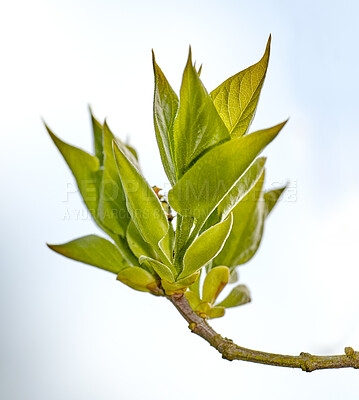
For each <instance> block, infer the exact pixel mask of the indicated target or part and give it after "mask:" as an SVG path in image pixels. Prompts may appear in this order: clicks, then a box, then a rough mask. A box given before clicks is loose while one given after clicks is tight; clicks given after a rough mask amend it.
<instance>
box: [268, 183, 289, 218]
mask: <svg viewBox="0 0 359 400" xmlns="http://www.w3.org/2000/svg"><path fill="white" fill-rule="evenodd" d="M286 187H287V185H286V186H283V187H281V188H278V189H274V190H269V191H268V192H265V193H264V201H265V203H266V217H267V216H268V215H269V214H270V212H271V211H272V210H273V208H274V206H275V205H276V204H277V201H278V200H279V198H280V196H281V195H282V193H283V192H284V191H285V189H286Z"/></svg>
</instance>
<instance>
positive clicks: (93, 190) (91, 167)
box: [45, 124, 101, 227]
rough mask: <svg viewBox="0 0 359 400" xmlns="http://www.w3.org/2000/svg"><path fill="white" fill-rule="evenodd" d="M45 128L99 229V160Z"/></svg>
mask: <svg viewBox="0 0 359 400" xmlns="http://www.w3.org/2000/svg"><path fill="white" fill-rule="evenodd" d="M45 127H46V129H47V131H48V133H49V135H50V137H51V139H52V140H53V142H54V143H55V145H56V147H57V148H58V149H59V151H60V153H61V154H62V156H63V157H64V159H65V161H66V163H67V165H68V166H69V167H70V169H71V172H72V174H73V175H74V177H75V179H76V183H77V186H78V188H79V190H80V193H81V196H82V198H83V200H84V202H85V204H86V206H87V208H88V210H89V211H90V213H91V215H92V217H93V218H94V220H95V221H96V222H97V223H99V224H100V227H101V223H100V221H99V219H98V217H97V207H98V201H99V192H98V182H99V177H100V175H99V174H100V172H99V167H100V163H99V160H98V159H97V158H96V157H95V156H92V155H90V154H88V153H86V152H85V151H83V150H81V149H79V148H77V147H74V146H71V145H69V144H67V143H65V142H63V141H62V140H60V139H59V138H58V137H57V136H56V135H55V134H54V133H53V132H52V131H51V130H50V128H49V127H48V126H47V125H46V124H45Z"/></svg>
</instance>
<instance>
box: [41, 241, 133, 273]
mask: <svg viewBox="0 0 359 400" xmlns="http://www.w3.org/2000/svg"><path fill="white" fill-rule="evenodd" d="M48 247H49V248H50V249H51V250H53V251H56V253H59V254H62V255H63V256H65V257H68V258H71V259H73V260H76V261H80V262H83V263H85V264H90V265H93V266H95V267H98V268H102V269H104V270H106V271H109V272H113V273H114V274H118V273H119V272H120V271H121V270H122V269H123V268H127V267H128V264H127V260H125V258H124V257H123V256H122V255H121V253H120V251H119V250H118V249H117V247H116V246H115V245H114V244H112V243H111V242H109V241H108V240H106V239H104V238H102V237H99V236H96V235H89V236H84V237H81V238H79V239H75V240H72V241H71V242H68V243H64V244H48Z"/></svg>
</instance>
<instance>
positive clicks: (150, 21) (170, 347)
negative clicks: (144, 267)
mask: <svg viewBox="0 0 359 400" xmlns="http://www.w3.org/2000/svg"><path fill="white" fill-rule="evenodd" d="M0 7H1V9H0V38H1V39H0V55H1V63H0V112H1V126H0V135H1V158H0V160H1V161H0V162H1V169H0V171H1V196H0V210H1V234H0V235H1V237H0V239H1V240H0V252H1V253H0V254H1V255H0V257H1V258H0V263H1V280H0V285H1V291H0V296H1V305H0V312H1V315H0V318H1V319H0V321H1V325H0V326H1V329H0V338H1V340H0V397H1V398H2V399H4V400H8V399H9V400H10V399H11V400H30V399H31V400H33V399H34V400H42V399H44V400H63V399H71V400H72V399H74V400H80V399H81V400H82V399H86V400H100V399H101V400H112V399H142V398H146V399H164V398H171V399H180V398H183V397H184V396H185V398H187V399H197V398H199V399H202V398H206V399H218V398H224V399H232V398H233V399H235V398H240V397H242V398H245V399H272V398H273V399H288V398H290V399H302V398H308V399H310V398H319V397H320V398H325V399H337V398H344V399H356V398H357V397H358V394H357V393H356V392H357V383H358V379H359V372H358V371H356V370H336V371H335V370H334V371H318V372H313V373H311V374H306V373H304V372H302V371H299V370H288V369H280V368H276V367H267V366H261V365H255V364H249V363H244V362H238V361H234V362H232V363H230V362H227V361H224V360H222V359H221V358H220V356H219V354H218V353H217V352H216V351H215V350H214V349H212V348H210V347H209V346H208V344H207V343H206V342H204V341H203V340H201V339H200V338H198V337H195V336H194V335H192V334H190V332H189V331H188V329H187V327H186V323H185V321H184V320H182V319H181V317H180V315H179V314H177V313H176V311H175V309H173V307H172V306H171V304H169V303H167V302H166V301H165V300H164V299H160V298H155V297H153V296H150V295H147V294H142V293H139V292H135V291H133V290H131V289H129V288H127V287H125V286H124V285H122V284H120V283H119V282H117V281H116V280H115V278H114V276H113V275H111V274H108V273H105V272H103V271H100V270H98V269H96V268H91V267H88V266H86V265H83V264H79V263H76V262H73V261H70V260H66V259H65V258H63V257H60V256H58V255H57V254H55V253H52V252H51V251H50V250H48V249H47V247H46V246H45V242H50V243H62V242H65V241H68V240H70V239H73V238H76V237H79V236H82V235H85V234H89V233H98V229H97V228H96V226H95V225H94V224H93V222H92V221H91V220H90V219H89V218H88V217H87V215H86V213H85V211H84V207H83V205H82V203H81V200H80V197H79V195H78V193H68V192H69V191H70V192H72V191H74V185H73V183H74V181H73V179H72V177H71V174H70V172H69V170H68V168H67V167H66V165H65V163H64V161H63V160H62V158H61V156H60V154H59V153H58V151H57V150H56V148H55V147H54V145H53V144H52V143H51V141H50V139H49V138H48V136H47V134H46V132H45V129H44V128H43V125H42V122H41V117H43V118H44V119H45V120H46V122H47V123H48V124H49V125H50V127H51V128H52V129H53V130H54V131H55V132H56V134H58V135H59V136H60V137H61V138H63V139H64V140H66V141H68V142H70V143H72V144H75V145H77V146H80V147H83V148H85V149H87V150H88V151H90V150H91V147H92V140H91V134H90V121H89V115H88V111H87V105H88V104H91V106H92V108H93V111H94V113H95V115H96V116H97V117H98V118H99V119H103V118H104V117H107V118H108V122H109V124H110V126H111V127H112V129H113V130H114V131H115V132H116V133H117V134H118V135H119V136H120V137H122V138H123V139H126V138H129V140H130V142H131V144H133V145H134V146H135V147H136V148H137V149H138V150H139V153H140V160H141V164H142V166H143V169H144V170H145V173H146V176H147V178H148V180H149V182H150V183H151V184H153V185H154V184H156V185H157V186H162V187H163V186H165V187H168V186H167V183H166V180H165V176H164V173H163V172H162V168H161V164H160V159H159V153H158V151H157V148H156V143H155V136H154V130H153V123H152V96H153V76H152V65H151V48H154V50H155V53H156V57H157V61H158V63H159V65H160V66H161V67H162V69H163V71H164V72H165V74H166V75H167V77H168V79H169V81H170V82H171V84H172V86H173V87H174V89H175V90H176V91H177V92H178V90H179V86H180V81H181V75H182V71H183V68H184V65H185V62H186V57H187V52H188V46H189V44H191V45H192V50H193V55H194V59H195V60H197V63H198V65H199V64H200V63H203V72H202V79H203V81H204V84H205V85H206V87H207V88H208V90H212V89H214V88H215V87H216V86H217V85H218V84H219V83H221V82H222V81H223V80H225V79H226V78H227V77H229V76H230V75H233V74H234V73H236V72H238V71H239V70H241V69H243V68H245V67H247V66H249V65H250V64H253V63H254V62H256V61H258V60H259V58H260V57H261V55H262V53H263V51H264V48H265V44H266V41H267V38H268V35H269V33H272V53H271V60H270V65H269V70H268V75H267V79H266V82H265V85H264V88H263V92H262V96H261V99H260V103H259V107H258V111H257V116H256V120H255V122H254V124H253V129H259V128H265V127H269V126H272V125H274V124H277V123H279V122H281V121H283V120H284V119H286V118H287V117H288V116H290V122H289V123H288V124H287V126H286V127H285V129H284V130H283V132H282V133H281V134H280V136H279V137H278V139H276V140H275V142H274V143H272V144H271V146H270V148H269V149H268V150H266V152H265V154H266V155H267V156H268V157H269V160H268V173H267V181H266V185H267V187H268V188H270V187H271V186H272V185H273V186H274V185H276V184H278V183H285V182H286V181H287V180H289V181H290V185H291V187H292V189H293V188H294V189H293V190H294V194H295V196H294V199H293V197H291V198H288V196H287V197H285V198H284V199H283V201H281V202H280V204H279V205H278V207H277V208H276V210H275V211H274V212H273V214H272V215H271V217H270V219H269V220H268V224H267V225H266V230H265V235H264V240H263V243H262V245H261V248H260V250H259V252H258V254H257V255H256V256H255V257H254V259H253V260H252V261H251V262H250V263H248V264H247V265H245V266H243V267H241V269H240V276H241V282H242V283H246V284H247V285H248V286H249V287H250V288H251V291H252V297H253V302H252V303H251V304H249V305H246V306H244V307H241V308H238V309H234V310H230V311H228V312H227V315H226V317H225V318H221V319H218V320H215V321H214V322H213V325H214V327H215V328H216V329H217V330H218V331H220V332H221V333H222V334H223V335H225V336H228V337H230V338H232V339H234V340H235V342H237V343H238V344H240V345H243V346H246V347H249V348H254V349H258V350H265V351H272V352H278V353H286V354H287V353H289V354H299V353H300V352H301V351H308V352H312V353H318V354H322V353H323V354H326V353H328V354H336V353H339V354H340V353H343V349H344V347H345V346H348V345H349V346H352V347H354V348H356V349H357V350H359V323H358V312H359V293H358V289H357V288H358V278H359V272H358V269H359V263H358V255H357V246H358V244H357V243H358V238H359V232H358V226H359V216H358V204H359V185H358V176H357V175H358V145H359V139H358V138H359V135H358V128H357V127H358V124H359V121H358V105H359V104H358V89H359V79H358V76H357V70H358V67H357V66H358V61H359V57H358V51H357V50H358V44H357V40H358V34H359V30H358V23H357V15H358V12H359V8H358V6H357V4H356V2H355V1H354V0H353V1H340V2H339V1H330V2H325V1H314V2H313V1H306V0H304V1H303V0H302V1H292V2H288V1H274V0H272V1H250V2H249V1H221V2H219V1H209V0H207V1H196V2H191V1H187V0H182V1H181V2H179V1H177V2H176V1H151V2H145V1H114V0H113V1H110V0H103V1H79V0H71V1H69V0H62V1H39V0H33V1H31V2H29V1H12V2H6V3H5V2H2V3H1V6H0ZM292 193H293V192H292ZM69 216H70V217H69Z"/></svg>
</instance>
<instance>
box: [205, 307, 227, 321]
mask: <svg viewBox="0 0 359 400" xmlns="http://www.w3.org/2000/svg"><path fill="white" fill-rule="evenodd" d="M224 313H225V309H224V307H217V306H216V307H210V308H209V310H208V318H209V319H214V318H221V317H223V315H224Z"/></svg>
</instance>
